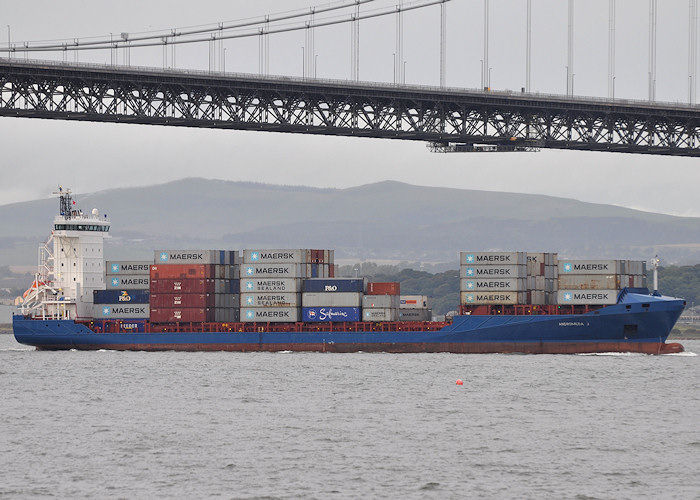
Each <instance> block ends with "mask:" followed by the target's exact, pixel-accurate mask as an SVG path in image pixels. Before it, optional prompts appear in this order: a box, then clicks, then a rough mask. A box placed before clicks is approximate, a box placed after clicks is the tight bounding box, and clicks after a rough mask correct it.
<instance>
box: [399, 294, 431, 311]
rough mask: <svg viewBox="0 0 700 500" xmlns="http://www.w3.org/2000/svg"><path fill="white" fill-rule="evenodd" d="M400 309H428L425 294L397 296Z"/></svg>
mask: <svg viewBox="0 0 700 500" xmlns="http://www.w3.org/2000/svg"><path fill="white" fill-rule="evenodd" d="M399 308H400V309H428V296H427V295H401V296H400V297H399Z"/></svg>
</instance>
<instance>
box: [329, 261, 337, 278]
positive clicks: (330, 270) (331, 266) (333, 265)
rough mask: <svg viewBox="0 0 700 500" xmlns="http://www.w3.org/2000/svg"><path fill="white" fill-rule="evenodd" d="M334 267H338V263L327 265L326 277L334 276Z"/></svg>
mask: <svg viewBox="0 0 700 500" xmlns="http://www.w3.org/2000/svg"><path fill="white" fill-rule="evenodd" d="M336 267H338V264H331V265H329V266H328V277H329V278H335V271H336V269H335V268H336Z"/></svg>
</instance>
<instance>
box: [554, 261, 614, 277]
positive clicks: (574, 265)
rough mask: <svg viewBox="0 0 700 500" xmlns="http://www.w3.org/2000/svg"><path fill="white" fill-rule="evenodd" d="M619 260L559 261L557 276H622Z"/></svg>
mask: <svg viewBox="0 0 700 500" xmlns="http://www.w3.org/2000/svg"><path fill="white" fill-rule="evenodd" d="M620 267H621V266H620V261H619V260H559V276H560V277H561V276H562V275H565V274H605V275H613V274H623V273H621V272H620Z"/></svg>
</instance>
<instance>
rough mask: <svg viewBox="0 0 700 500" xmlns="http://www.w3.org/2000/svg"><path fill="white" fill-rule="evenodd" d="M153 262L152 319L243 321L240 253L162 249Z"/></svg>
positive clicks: (151, 270) (161, 320) (157, 252)
mask: <svg viewBox="0 0 700 500" xmlns="http://www.w3.org/2000/svg"><path fill="white" fill-rule="evenodd" d="M155 260H156V262H157V263H156V264H153V265H151V268H150V278H151V287H150V290H151V321H153V322H156V323H158V322H210V321H216V322H235V321H238V320H239V316H240V315H239V307H240V306H239V295H238V289H239V282H238V280H237V279H236V277H237V276H238V266H239V262H238V260H239V257H238V253H237V252H235V251H229V250H158V251H156V252H155Z"/></svg>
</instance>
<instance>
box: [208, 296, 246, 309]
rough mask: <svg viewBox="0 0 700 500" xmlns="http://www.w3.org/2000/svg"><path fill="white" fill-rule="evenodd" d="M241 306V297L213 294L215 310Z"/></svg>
mask: <svg viewBox="0 0 700 500" xmlns="http://www.w3.org/2000/svg"><path fill="white" fill-rule="evenodd" d="M240 306H241V296H240V295H239V294H237V293H236V294H233V293H216V294H214V307H216V308H227V309H231V308H235V309H238V308H239V307H240Z"/></svg>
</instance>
